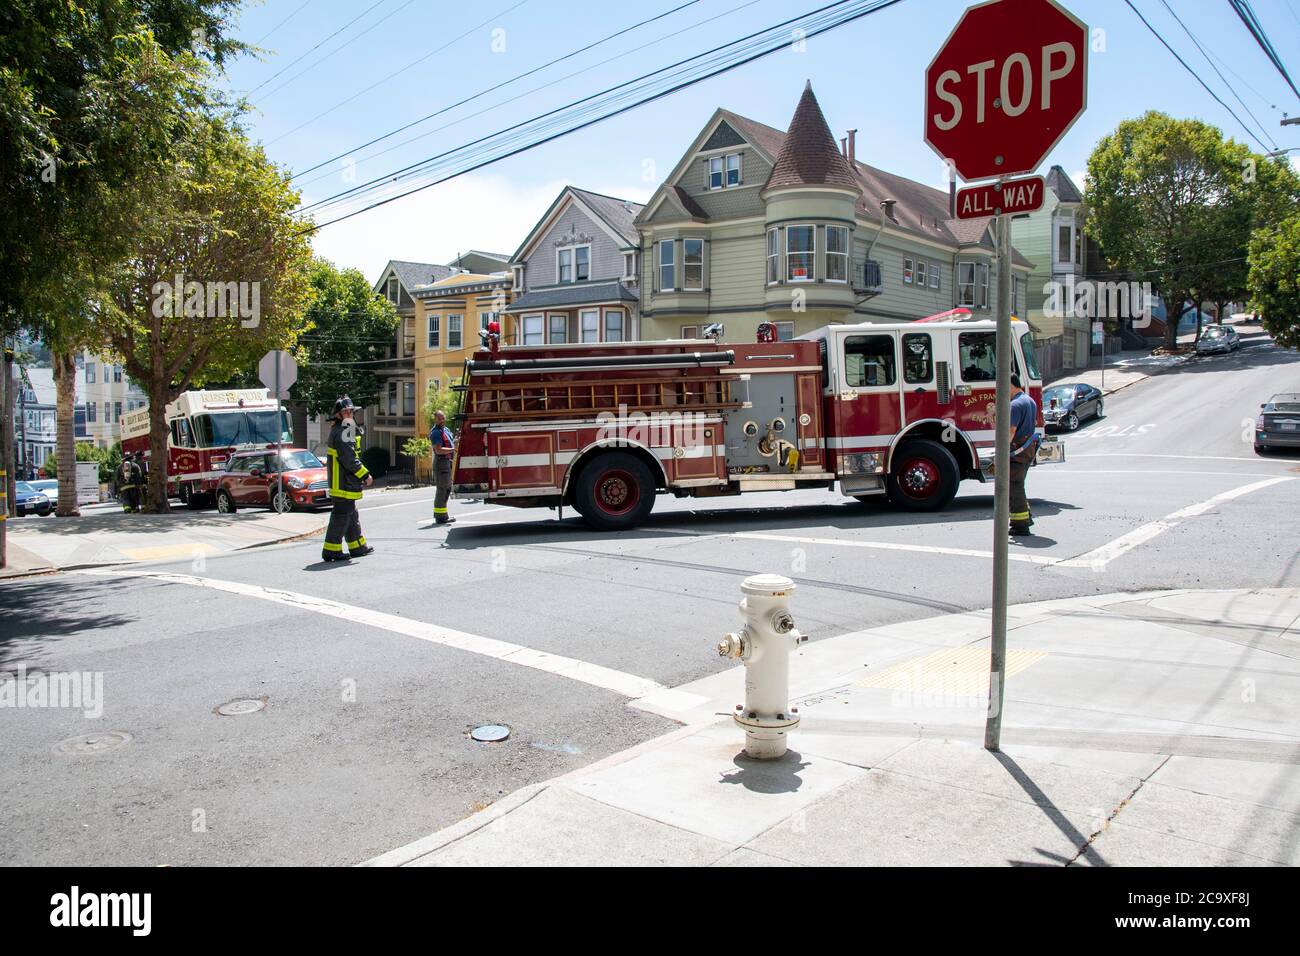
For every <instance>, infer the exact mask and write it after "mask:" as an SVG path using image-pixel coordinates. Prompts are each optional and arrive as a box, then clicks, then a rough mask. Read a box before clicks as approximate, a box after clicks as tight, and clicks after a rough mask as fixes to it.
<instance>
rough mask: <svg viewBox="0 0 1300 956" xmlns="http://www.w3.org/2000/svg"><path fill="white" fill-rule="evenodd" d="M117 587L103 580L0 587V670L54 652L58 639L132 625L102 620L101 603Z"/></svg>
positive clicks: (123, 618) (118, 617) (115, 618)
mask: <svg viewBox="0 0 1300 956" xmlns="http://www.w3.org/2000/svg"><path fill="white" fill-rule="evenodd" d="M120 587H121V582H120V581H113V580H111V579H108V578H104V579H102V580H101V579H97V578H76V577H67V576H64V575H59V576H57V577H56V576H45V577H39V578H28V579H25V580H21V581H13V582H7V583H3V584H0V605H3V607H4V612H3V613H2V614H0V667H4V666H7V665H9V664H10V663H13V664H15V665H16V664H18V663H20V662H23V661H30V660H31V659H33V658H34V657H36V656H38V655H39V654H41V653H44V652H45V651H55V650H59V649H60V648H59V647H58V645H59V644H60V643H62V639H63V638H70V637H75V636H76V635H78V634H82V633H85V632H88V631H98V630H102V629H104V628H109V627H118V626H121V625H124V624H131V623H134V622H135V621H136V620H137V618H135V617H131V616H127V615H122V614H106V613H105V612H104V610H103V608H104V602H103V597H104V595H105V594H107V593H108V592H109V591H112V590H115V589H118V588H120Z"/></svg>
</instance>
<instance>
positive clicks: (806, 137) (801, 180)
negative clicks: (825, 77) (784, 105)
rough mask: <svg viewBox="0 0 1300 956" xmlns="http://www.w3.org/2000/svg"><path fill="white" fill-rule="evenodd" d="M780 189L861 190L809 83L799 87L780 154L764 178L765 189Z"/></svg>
mask: <svg viewBox="0 0 1300 956" xmlns="http://www.w3.org/2000/svg"><path fill="white" fill-rule="evenodd" d="M782 186H845V187H848V188H849V189H852V190H855V191H858V192H860V191H861V188H862V187H861V185H860V184H859V182H858V178H857V176H855V175H854V174H853V170H852V168H851V167H850V166H849V161H848V160H847V159H845V158H844V154H843V153H841V152H840V150H839V147H838V146H837V145H836V144H835V137H834V136H832V135H831V130H830V127H829V126H827V125H826V117H825V116H823V115H822V108H821V106H819V105H818V103H817V97H816V96H814V95H813V91H812V83H811V82H809V83H807V84H805V86H804V88H803V96H801V97H800V98H799V105H798V106H797V107H795V111H794V117H793V119H791V120H790V128H789V130H787V131H786V136H785V142H784V143H783V144H782V145H781V152H780V155H778V156H777V158H776V165H775V166H773V167H772V174H771V175H770V176H768V178H767V186H766V188H767V189H777V188H780V187H782Z"/></svg>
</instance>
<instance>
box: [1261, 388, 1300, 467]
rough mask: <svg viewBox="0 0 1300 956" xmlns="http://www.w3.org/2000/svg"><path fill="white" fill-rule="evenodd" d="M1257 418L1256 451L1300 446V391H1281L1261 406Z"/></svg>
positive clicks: (1263, 451)
mask: <svg viewBox="0 0 1300 956" xmlns="http://www.w3.org/2000/svg"><path fill="white" fill-rule="evenodd" d="M1259 409H1260V411H1259V417H1258V418H1256V419H1255V451H1257V452H1259V453H1261V454H1263V453H1265V452H1267V451H1269V450H1270V449H1273V448H1300V392H1279V393H1278V394H1277V395H1274V396H1273V397H1272V398H1270V399H1269V400H1268V401H1267V402H1265V403H1264V404H1263V405H1261V406H1259Z"/></svg>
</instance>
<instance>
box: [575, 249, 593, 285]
mask: <svg viewBox="0 0 1300 956" xmlns="http://www.w3.org/2000/svg"><path fill="white" fill-rule="evenodd" d="M573 274H574V280H575V281H577V282H586V281H587V280H588V279H590V278H591V246H578V248H576V249H574V250H573Z"/></svg>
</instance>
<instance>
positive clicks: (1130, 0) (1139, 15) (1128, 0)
mask: <svg viewBox="0 0 1300 956" xmlns="http://www.w3.org/2000/svg"><path fill="white" fill-rule="evenodd" d="M1229 2H1232V0H1229ZM1124 3H1125V4H1127V5H1128V8H1129V9H1130V10H1132V11H1133V12H1134V13H1135V14H1137V18H1138V19H1139V20H1141V21H1142V22H1143V24H1145V25H1146V28H1147V29H1148V30H1150V31H1151V33H1152V35H1154V36H1155V38H1156V39H1157V40H1159V41H1160V43H1161V45H1162V46H1164V48H1165V49H1166V50H1168V51H1169V53H1170V55H1171V56H1172V57H1173V58H1174V59H1175V60H1177V61H1178V62H1179V63H1181V64H1182V66H1183V69H1184V70H1186V71H1187V72H1188V73H1190V74H1191V75H1192V76H1193V77H1194V78H1195V80H1196V82H1197V83H1200V84H1201V86H1202V87H1203V88H1204V89H1205V92H1207V93H1209V94H1210V95H1211V96H1212V97H1214V102H1216V103H1218V104H1219V105H1220V106H1222V107H1223V108H1224V109H1225V110H1227V111H1228V113H1229V114H1230V115H1231V116H1232V118H1233V119H1235V120H1236V121H1237V125H1239V126H1240V127H1241V128H1242V129H1244V130H1245V131H1246V135H1248V136H1249V137H1250V138H1251V139H1253V140H1254V141H1255V142H1257V143H1259V148H1260V149H1261V150H1263V151H1264V152H1266V153H1267V152H1268V151H1269V150H1268V147H1267V146H1265V145H1264V143H1263V141H1262V140H1261V139H1260V138H1259V137H1258V136H1256V135H1255V134H1254V133H1252V132H1251V131H1250V127H1249V126H1247V125H1246V124H1245V123H1243V122H1242V121H1241V117H1240V116H1238V115H1237V114H1236V113H1234V112H1233V111H1232V107H1231V106H1229V105H1228V104H1227V103H1225V102H1223V100H1221V99H1219V94H1218V93H1215V92H1214V90H1212V89H1210V87H1209V86H1208V85H1207V84H1206V82H1205V81H1204V80H1203V79H1201V77H1200V75H1199V74H1198V73H1197V72H1196V71H1195V70H1193V69H1192V68H1191V67H1190V66H1188V65H1187V61H1186V60H1184V59H1183V58H1182V57H1181V56H1179V55H1178V52H1177V51H1176V50H1175V49H1174V48H1173V47H1171V46H1170V45H1169V44H1168V42H1166V40H1165V38H1164V37H1162V36H1161V35H1160V31H1159V30H1157V29H1156V28H1155V27H1153V26H1152V25H1151V23H1150V21H1148V20H1147V18H1146V17H1144V16H1142V11H1141V10H1139V9H1138V8H1137V7H1135V6H1133V0H1124Z"/></svg>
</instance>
